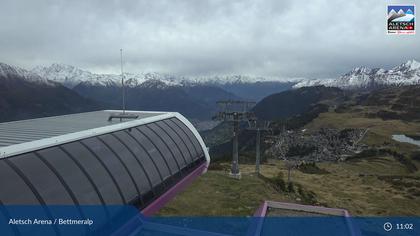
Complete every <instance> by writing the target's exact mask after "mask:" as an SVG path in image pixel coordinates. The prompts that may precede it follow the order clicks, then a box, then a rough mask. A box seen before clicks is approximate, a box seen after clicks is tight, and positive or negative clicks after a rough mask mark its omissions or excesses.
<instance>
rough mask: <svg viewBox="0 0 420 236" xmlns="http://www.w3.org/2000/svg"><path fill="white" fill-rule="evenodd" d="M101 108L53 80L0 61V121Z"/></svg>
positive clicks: (96, 103) (99, 105)
mask: <svg viewBox="0 0 420 236" xmlns="http://www.w3.org/2000/svg"><path fill="white" fill-rule="evenodd" d="M103 108H104V106H103V105H102V104H100V103H98V102H95V101H92V100H90V99H87V98H84V97H82V96H80V95H79V94H77V93H76V92H74V91H72V90H70V89H68V88H66V87H64V86H62V85H61V84H59V83H57V82H54V81H50V80H47V79H45V78H42V77H40V76H38V75H36V74H33V73H31V72H29V71H27V70H24V69H21V68H18V67H14V66H9V65H6V64H3V63H0V122H3V121H11V120H21V119H29V118H37V117H44V116H53V115H62V114H69V113H78V112H85V111H91V110H98V109H103Z"/></svg>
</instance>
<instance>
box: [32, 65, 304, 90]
mask: <svg viewBox="0 0 420 236" xmlns="http://www.w3.org/2000/svg"><path fill="white" fill-rule="evenodd" d="M31 72H33V73H35V74H38V75H39V76H41V77H44V78H47V79H49V80H52V81H56V82H59V83H61V84H63V85H65V86H67V87H69V88H73V87H75V86H77V85H78V84H85V85H87V84H90V85H94V86H121V75H119V74H95V73H92V72H89V71H86V70H82V69H79V68H76V67H74V66H70V65H63V64H52V65H51V66H48V67H43V66H37V67H35V68H34V69H32V70H31ZM124 78H125V83H126V85H127V86H129V87H136V86H142V85H144V86H150V83H145V82H147V81H149V80H152V81H155V82H156V80H159V81H161V82H162V83H164V84H165V85H166V86H192V85H203V84H206V85H224V84H235V83H257V82H296V81H300V80H302V79H301V78H292V79H282V78H266V77H256V76H243V75H232V76H207V77H184V76H174V75H170V74H163V73H156V72H154V73H140V74H131V73H124ZM160 85H162V84H160ZM163 87H165V86H163Z"/></svg>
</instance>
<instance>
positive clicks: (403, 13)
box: [387, 5, 416, 34]
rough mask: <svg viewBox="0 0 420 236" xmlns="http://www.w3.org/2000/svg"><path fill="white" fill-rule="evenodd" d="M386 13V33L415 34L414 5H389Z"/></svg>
mask: <svg viewBox="0 0 420 236" xmlns="http://www.w3.org/2000/svg"><path fill="white" fill-rule="evenodd" d="M387 13H388V21H387V29H388V34H415V32H416V28H415V20H416V13H415V6H414V5H389V6H388V11H387Z"/></svg>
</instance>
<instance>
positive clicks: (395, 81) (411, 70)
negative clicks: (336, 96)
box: [293, 60, 420, 90]
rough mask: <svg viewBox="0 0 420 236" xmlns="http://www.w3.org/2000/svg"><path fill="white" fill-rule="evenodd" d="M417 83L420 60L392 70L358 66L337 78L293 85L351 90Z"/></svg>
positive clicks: (419, 75) (306, 81)
mask: <svg viewBox="0 0 420 236" xmlns="http://www.w3.org/2000/svg"><path fill="white" fill-rule="evenodd" d="M417 84H420V62H418V61H415V60H410V61H407V62H405V63H403V64H401V65H399V66H396V67H394V68H392V69H390V70H385V69H381V68H375V69H369V68H367V67H356V68H354V69H353V70H352V71H350V72H349V73H347V74H345V75H343V76H340V77H339V78H336V79H313V80H304V81H301V82H299V83H297V84H295V85H294V86H293V87H294V88H300V87H309V86H319V85H324V86H327V87H337V88H342V89H349V90H357V89H368V90H370V89H377V88H382V87H389V86H403V85H417Z"/></svg>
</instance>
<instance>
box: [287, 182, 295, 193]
mask: <svg viewBox="0 0 420 236" xmlns="http://www.w3.org/2000/svg"><path fill="white" fill-rule="evenodd" d="M287 192H289V193H294V192H295V187H294V185H293V182H289V183H288V184H287Z"/></svg>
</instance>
